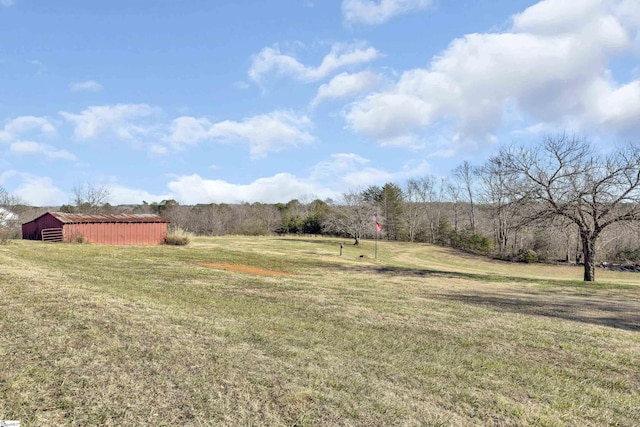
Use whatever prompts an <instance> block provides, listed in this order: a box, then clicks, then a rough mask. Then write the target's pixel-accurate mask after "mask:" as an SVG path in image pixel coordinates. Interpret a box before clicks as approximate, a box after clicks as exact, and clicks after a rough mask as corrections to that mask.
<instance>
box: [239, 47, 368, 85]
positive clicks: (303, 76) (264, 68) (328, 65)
mask: <svg viewBox="0 0 640 427" xmlns="http://www.w3.org/2000/svg"><path fill="white" fill-rule="evenodd" d="M378 57H380V53H379V52H378V51H377V50H376V49H375V48H373V47H371V46H368V45H367V44H366V43H363V42H355V43H350V44H344V43H336V44H334V45H333V46H332V47H331V51H330V52H329V53H328V54H327V55H326V56H325V57H324V58H323V59H322V62H321V63H320V65H318V66H317V67H310V66H306V65H304V64H302V63H300V62H298V60H297V59H295V58H294V57H293V56H291V55H286V54H283V53H282V52H281V51H280V48H279V47H278V46H277V45H275V46H272V47H265V48H264V49H262V50H261V51H260V53H258V54H257V55H255V56H254V57H253V60H252V64H251V68H250V69H249V78H250V79H251V80H252V81H254V82H256V83H258V84H259V83H261V82H262V80H263V78H264V76H265V75H267V74H270V73H274V74H277V75H282V76H288V77H292V78H294V79H296V80H300V81H304V82H312V81H317V80H321V79H323V78H325V77H327V76H329V75H331V74H332V73H333V72H334V71H336V70H338V69H340V68H344V67H347V66H351V65H357V64H364V63H368V62H371V61H373V60H374V59H376V58H378Z"/></svg>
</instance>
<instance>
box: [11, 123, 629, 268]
mask: <svg viewBox="0 0 640 427" xmlns="http://www.w3.org/2000/svg"><path fill="white" fill-rule="evenodd" d="M0 196H2V199H1V200H0V206H2V207H4V208H5V209H7V210H9V211H11V212H14V213H15V214H17V215H19V218H20V221H22V222H24V221H27V220H30V219H32V218H33V217H35V216H37V215H39V214H41V213H42V212H43V211H45V210H47V209H48V210H50V208H47V209H44V208H32V207H28V206H24V205H21V204H20V203H19V198H18V196H19V195H18V196H15V195H9V194H8V193H7V192H6V191H4V190H3V191H1V192H0ZM73 200H74V204H73V205H64V206H61V207H59V209H60V210H62V211H64V212H78V213H80V212H81V213H97V212H103V213H122V212H131V213H153V214H159V215H162V216H164V217H166V218H168V219H169V220H170V221H171V224H172V227H179V228H181V229H183V230H185V231H188V232H191V233H194V234H196V235H205V236H220V235H234V234H235V235H268V234H274V233H276V234H309V235H333V236H340V237H344V238H350V239H353V243H354V244H357V243H358V242H359V240H360V239H371V238H376V237H377V238H379V239H387V240H398V241H409V242H426V243H432V244H437V245H442V246H451V247H454V248H458V249H461V250H466V251H471V252H475V253H482V254H486V255H489V256H494V257H497V258H500V259H505V260H511V261H521V262H538V261H544V262H567V263H578V264H583V265H584V270H585V273H584V280H585V281H593V280H595V267H596V264H602V263H635V264H637V263H640V231H639V228H638V221H639V220H640V148H639V147H638V146H637V145H634V144H626V145H624V146H621V147H619V148H613V149H611V150H610V151H609V152H608V154H606V155H602V154H600V153H598V152H597V151H596V150H595V149H594V147H593V146H592V145H591V144H589V143H587V142H585V141H584V140H581V139H579V138H576V137H572V136H567V135H558V136H554V137H547V138H545V139H544V140H543V141H542V142H541V143H540V145H539V146H537V147H535V148H527V147H524V146H509V147H504V148H503V149H501V150H500V152H499V153H498V154H497V155H495V156H493V157H491V158H490V159H488V160H487V161H486V162H485V163H484V164H482V165H477V166H474V165H472V164H470V163H469V162H467V161H465V162H464V163H462V164H461V165H460V166H458V167H457V168H456V169H455V170H453V171H452V173H451V176H450V177H446V178H438V177H436V176H432V175H426V176H422V177H416V178H413V179H410V180H408V181H407V182H405V183H403V184H402V185H401V184H397V183H386V184H384V185H383V186H370V187H368V188H360V189H349V190H347V191H346V192H345V193H343V194H342V195H341V196H340V197H339V198H338V199H337V200H331V199H328V200H318V199H313V198H309V200H305V199H301V200H291V201H289V202H287V203H277V204H263V203H237V204H225V203H222V204H217V203H211V204H200V205H195V206H186V205H180V204H179V203H178V202H177V201H175V200H164V201H162V202H160V203H147V202H143V203H142V204H141V205H135V206H117V207H114V206H111V205H109V203H107V200H108V190H107V189H106V188H105V187H92V186H90V185H82V186H78V187H76V188H75V190H74V195H73ZM374 214H376V218H377V221H379V222H380V224H381V225H382V229H381V231H380V232H379V233H378V235H377V236H376V232H377V231H376V224H375V221H374V220H373V215H374ZM0 219H1V218H0ZM17 222H19V221H13V222H6V221H5V224H4V228H5V235H6V233H7V232H9V233H12V234H11V236H12V237H19V236H18V235H17V233H16V231H15V230H16V229H14V228H13V226H14V225H15V223H17ZM7 229H8V230H9V231H7ZM11 230H13V231H11Z"/></svg>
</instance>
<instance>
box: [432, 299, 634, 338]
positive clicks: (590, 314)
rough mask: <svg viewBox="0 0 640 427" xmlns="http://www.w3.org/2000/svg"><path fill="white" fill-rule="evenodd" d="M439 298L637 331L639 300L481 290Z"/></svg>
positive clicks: (498, 309) (512, 311) (499, 309)
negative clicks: (500, 292) (483, 291)
mask: <svg viewBox="0 0 640 427" xmlns="http://www.w3.org/2000/svg"><path fill="white" fill-rule="evenodd" d="M440 297H442V298H445V299H447V300H450V301H458V302H462V303H465V304H472V305H477V306H481V307H485V308H489V309H492V310H496V311H501V312H502V311H507V312H511V313H519V314H528V315H534V316H545V317H553V318H558V319H564V320H570V321H573V322H582V323H591V324H595V325H601V326H609V327H612V328H619V329H625V330H628V331H640V303H638V302H637V301H629V300H624V301H623V300H620V299H612V298H587V297H576V296H566V295H555V296H550V295H546V296H545V295H526V296H525V295H504V294H502V295H501V294H480V293H458V294H456V293H451V294H445V295H440Z"/></svg>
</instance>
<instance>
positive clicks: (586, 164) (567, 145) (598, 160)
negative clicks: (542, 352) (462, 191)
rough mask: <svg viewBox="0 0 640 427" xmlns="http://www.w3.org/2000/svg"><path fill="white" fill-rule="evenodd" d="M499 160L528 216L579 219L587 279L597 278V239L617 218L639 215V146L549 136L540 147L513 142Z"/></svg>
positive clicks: (618, 219)
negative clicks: (602, 145) (601, 146)
mask: <svg viewBox="0 0 640 427" xmlns="http://www.w3.org/2000/svg"><path fill="white" fill-rule="evenodd" d="M499 160H500V161H501V162H503V163H504V167H505V168H506V170H507V171H508V172H509V178H510V179H509V182H510V193H511V194H512V195H514V196H515V198H517V199H518V200H519V201H526V202H527V203H526V206H528V208H529V209H530V214H529V218H531V219H535V218H538V219H539V218H545V217H547V218H548V217H553V216H556V217H562V218H565V219H566V220H567V221H569V222H571V223H573V224H575V225H576V226H577V227H578V230H579V233H580V239H581V241H582V246H583V256H584V264H585V275H584V279H585V280H586V281H592V280H595V252H596V241H597V239H598V237H599V236H600V235H601V233H602V232H603V230H605V229H606V228H607V227H609V226H611V225H612V224H614V223H617V222H623V221H637V220H640V204H639V202H640V149H639V147H638V146H637V145H634V144H627V145H625V146H624V147H621V148H617V149H615V150H613V151H612V152H611V153H609V154H608V155H601V154H599V153H597V152H596V151H595V149H594V148H593V146H592V145H591V144H589V143H587V142H586V141H584V140H582V139H578V138H575V137H571V136H567V135H559V136H555V137H547V138H545V139H544V141H543V142H542V144H541V146H540V147H539V148H538V149H537V150H533V149H530V148H524V147H509V148H506V149H504V150H502V151H501V153H500V157H499Z"/></svg>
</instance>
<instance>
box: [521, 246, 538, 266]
mask: <svg viewBox="0 0 640 427" xmlns="http://www.w3.org/2000/svg"><path fill="white" fill-rule="evenodd" d="M518 259H519V260H520V262H525V263H527V264H534V263H536V262H538V261H539V260H540V259H539V257H538V254H537V253H536V252H535V251H532V250H531V249H529V250H526V251H524V252H522V253H521V254H520V256H519V257H518Z"/></svg>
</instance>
